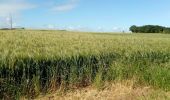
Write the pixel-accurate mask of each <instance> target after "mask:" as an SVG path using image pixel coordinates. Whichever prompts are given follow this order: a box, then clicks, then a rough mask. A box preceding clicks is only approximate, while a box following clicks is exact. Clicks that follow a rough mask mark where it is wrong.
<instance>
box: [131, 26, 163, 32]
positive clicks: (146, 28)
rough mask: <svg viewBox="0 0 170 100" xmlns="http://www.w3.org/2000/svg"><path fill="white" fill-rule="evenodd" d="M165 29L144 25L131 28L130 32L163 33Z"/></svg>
mask: <svg viewBox="0 0 170 100" xmlns="http://www.w3.org/2000/svg"><path fill="white" fill-rule="evenodd" d="M164 29H165V27H163V26H159V25H144V26H135V25H133V26H131V27H130V31H131V32H133V33H163V31H164Z"/></svg>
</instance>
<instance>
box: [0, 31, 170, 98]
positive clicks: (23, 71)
mask: <svg viewBox="0 0 170 100" xmlns="http://www.w3.org/2000/svg"><path fill="white" fill-rule="evenodd" d="M134 77H135V78H136V80H137V84H141V85H150V86H152V87H154V88H159V89H162V90H164V91H170V84H169V83H170V35H168V34H111V33H109V34H108V33H105V34H104V33H78V32H67V31H19V30H18V31H0V98H2V99H18V98H19V97H20V96H26V97H27V98H34V97H36V96H38V95H39V94H41V93H47V92H52V91H55V90H57V89H61V87H62V88H64V90H66V89H69V88H71V87H84V86H88V85H91V84H93V83H94V84H96V85H97V86H101V84H99V83H103V82H104V81H114V80H126V79H132V78H134Z"/></svg>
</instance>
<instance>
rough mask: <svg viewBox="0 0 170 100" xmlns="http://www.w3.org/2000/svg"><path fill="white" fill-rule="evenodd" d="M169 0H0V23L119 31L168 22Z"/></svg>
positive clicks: (169, 17) (169, 16) (2, 25)
mask: <svg viewBox="0 0 170 100" xmlns="http://www.w3.org/2000/svg"><path fill="white" fill-rule="evenodd" d="M169 4H170V0H0V27H7V26H8V24H9V14H10V13H11V14H12V16H13V20H14V22H13V24H14V26H22V27H27V28H47V29H68V30H80V31H122V30H128V28H129V27H130V26H131V25H145V24H156V25H163V26H170V6H169Z"/></svg>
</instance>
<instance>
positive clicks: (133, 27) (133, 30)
mask: <svg viewBox="0 0 170 100" xmlns="http://www.w3.org/2000/svg"><path fill="white" fill-rule="evenodd" d="M129 30H130V31H131V32H133V33H137V26H135V25H133V26H131V27H130V29H129Z"/></svg>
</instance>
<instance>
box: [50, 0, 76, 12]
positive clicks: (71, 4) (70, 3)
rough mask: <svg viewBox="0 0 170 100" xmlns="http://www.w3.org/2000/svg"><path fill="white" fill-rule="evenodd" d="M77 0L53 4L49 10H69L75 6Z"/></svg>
mask: <svg viewBox="0 0 170 100" xmlns="http://www.w3.org/2000/svg"><path fill="white" fill-rule="evenodd" d="M77 3H78V0H68V2H66V3H63V4H60V5H55V6H54V7H53V8H52V9H51V10H52V11H55V12H64V11H70V10H72V9H74V8H75V7H76V6H77Z"/></svg>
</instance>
